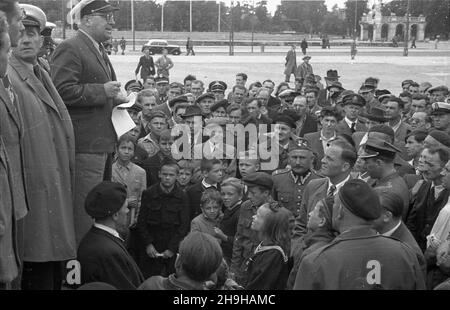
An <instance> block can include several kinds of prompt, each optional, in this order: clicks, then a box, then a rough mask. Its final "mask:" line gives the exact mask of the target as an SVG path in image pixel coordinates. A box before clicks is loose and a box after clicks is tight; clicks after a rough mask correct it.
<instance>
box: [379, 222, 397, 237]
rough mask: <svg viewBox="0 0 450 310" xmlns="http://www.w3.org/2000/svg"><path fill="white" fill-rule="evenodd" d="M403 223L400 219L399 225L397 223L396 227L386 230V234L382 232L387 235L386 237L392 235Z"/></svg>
mask: <svg viewBox="0 0 450 310" xmlns="http://www.w3.org/2000/svg"><path fill="white" fill-rule="evenodd" d="M401 224H402V221H398V224H397V225H395V227H394V228H392V229H391V230H389V231H387V232H385V233H384V234H382V235H383V236H386V237H390V236H392V234H393V233H394V232H395V231H396V230H397V228H399V227H400V225H401Z"/></svg>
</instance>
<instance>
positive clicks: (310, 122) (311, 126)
mask: <svg viewBox="0 0 450 310" xmlns="http://www.w3.org/2000/svg"><path fill="white" fill-rule="evenodd" d="M316 131H317V119H316V118H315V117H313V116H311V115H309V114H307V115H306V118H305V122H304V123H303V126H302V129H301V130H300V132H299V133H298V135H297V136H299V137H303V136H304V135H306V134H307V133H311V132H316ZM296 132H297V131H296Z"/></svg>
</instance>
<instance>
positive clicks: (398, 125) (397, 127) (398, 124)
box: [391, 119, 402, 132]
mask: <svg viewBox="0 0 450 310" xmlns="http://www.w3.org/2000/svg"><path fill="white" fill-rule="evenodd" d="M401 124H402V119H400V121H399V122H398V123H397V125H395V126H393V127H391V128H392V130H393V131H394V132H397V130H398V129H399V128H400V125H401Z"/></svg>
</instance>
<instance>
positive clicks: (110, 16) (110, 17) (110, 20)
mask: <svg viewBox="0 0 450 310" xmlns="http://www.w3.org/2000/svg"><path fill="white" fill-rule="evenodd" d="M91 16H100V17H103V18H104V19H105V20H106V21H107V22H108V23H114V22H115V20H114V14H113V13H108V14H91Z"/></svg>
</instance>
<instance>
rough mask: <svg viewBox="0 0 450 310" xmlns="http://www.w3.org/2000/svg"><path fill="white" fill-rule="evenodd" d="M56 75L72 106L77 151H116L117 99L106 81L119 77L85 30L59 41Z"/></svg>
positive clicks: (54, 63) (54, 59) (54, 61)
mask: <svg viewBox="0 0 450 310" xmlns="http://www.w3.org/2000/svg"><path fill="white" fill-rule="evenodd" d="M51 71H52V79H53V83H54V84H55V86H56V89H57V90H58V92H59V94H60V96H61V97H62V99H63V100H64V103H65V104H66V106H67V109H68V110H69V114H70V116H71V118H72V123H73V128H74V132H75V148H76V152H77V153H112V152H113V151H114V147H115V143H116V140H117V136H116V132H115V131H114V127H113V124H112V121H111V113H112V109H113V106H114V101H113V99H109V98H107V97H106V93H105V90H104V86H103V84H105V83H107V82H109V81H115V80H116V74H115V73H114V69H113V68H112V65H111V63H110V62H109V60H108V63H105V61H104V60H103V58H102V56H101V55H100V53H99V51H98V50H97V48H96V47H94V44H93V43H92V41H91V40H90V39H89V38H88V37H87V36H86V35H85V34H83V33H82V32H80V31H78V32H77V34H76V35H75V36H74V37H73V38H70V39H68V40H65V41H63V42H62V43H61V44H59V45H58V47H57V48H56V50H55V52H54V53H53V57H52V63H51Z"/></svg>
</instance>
